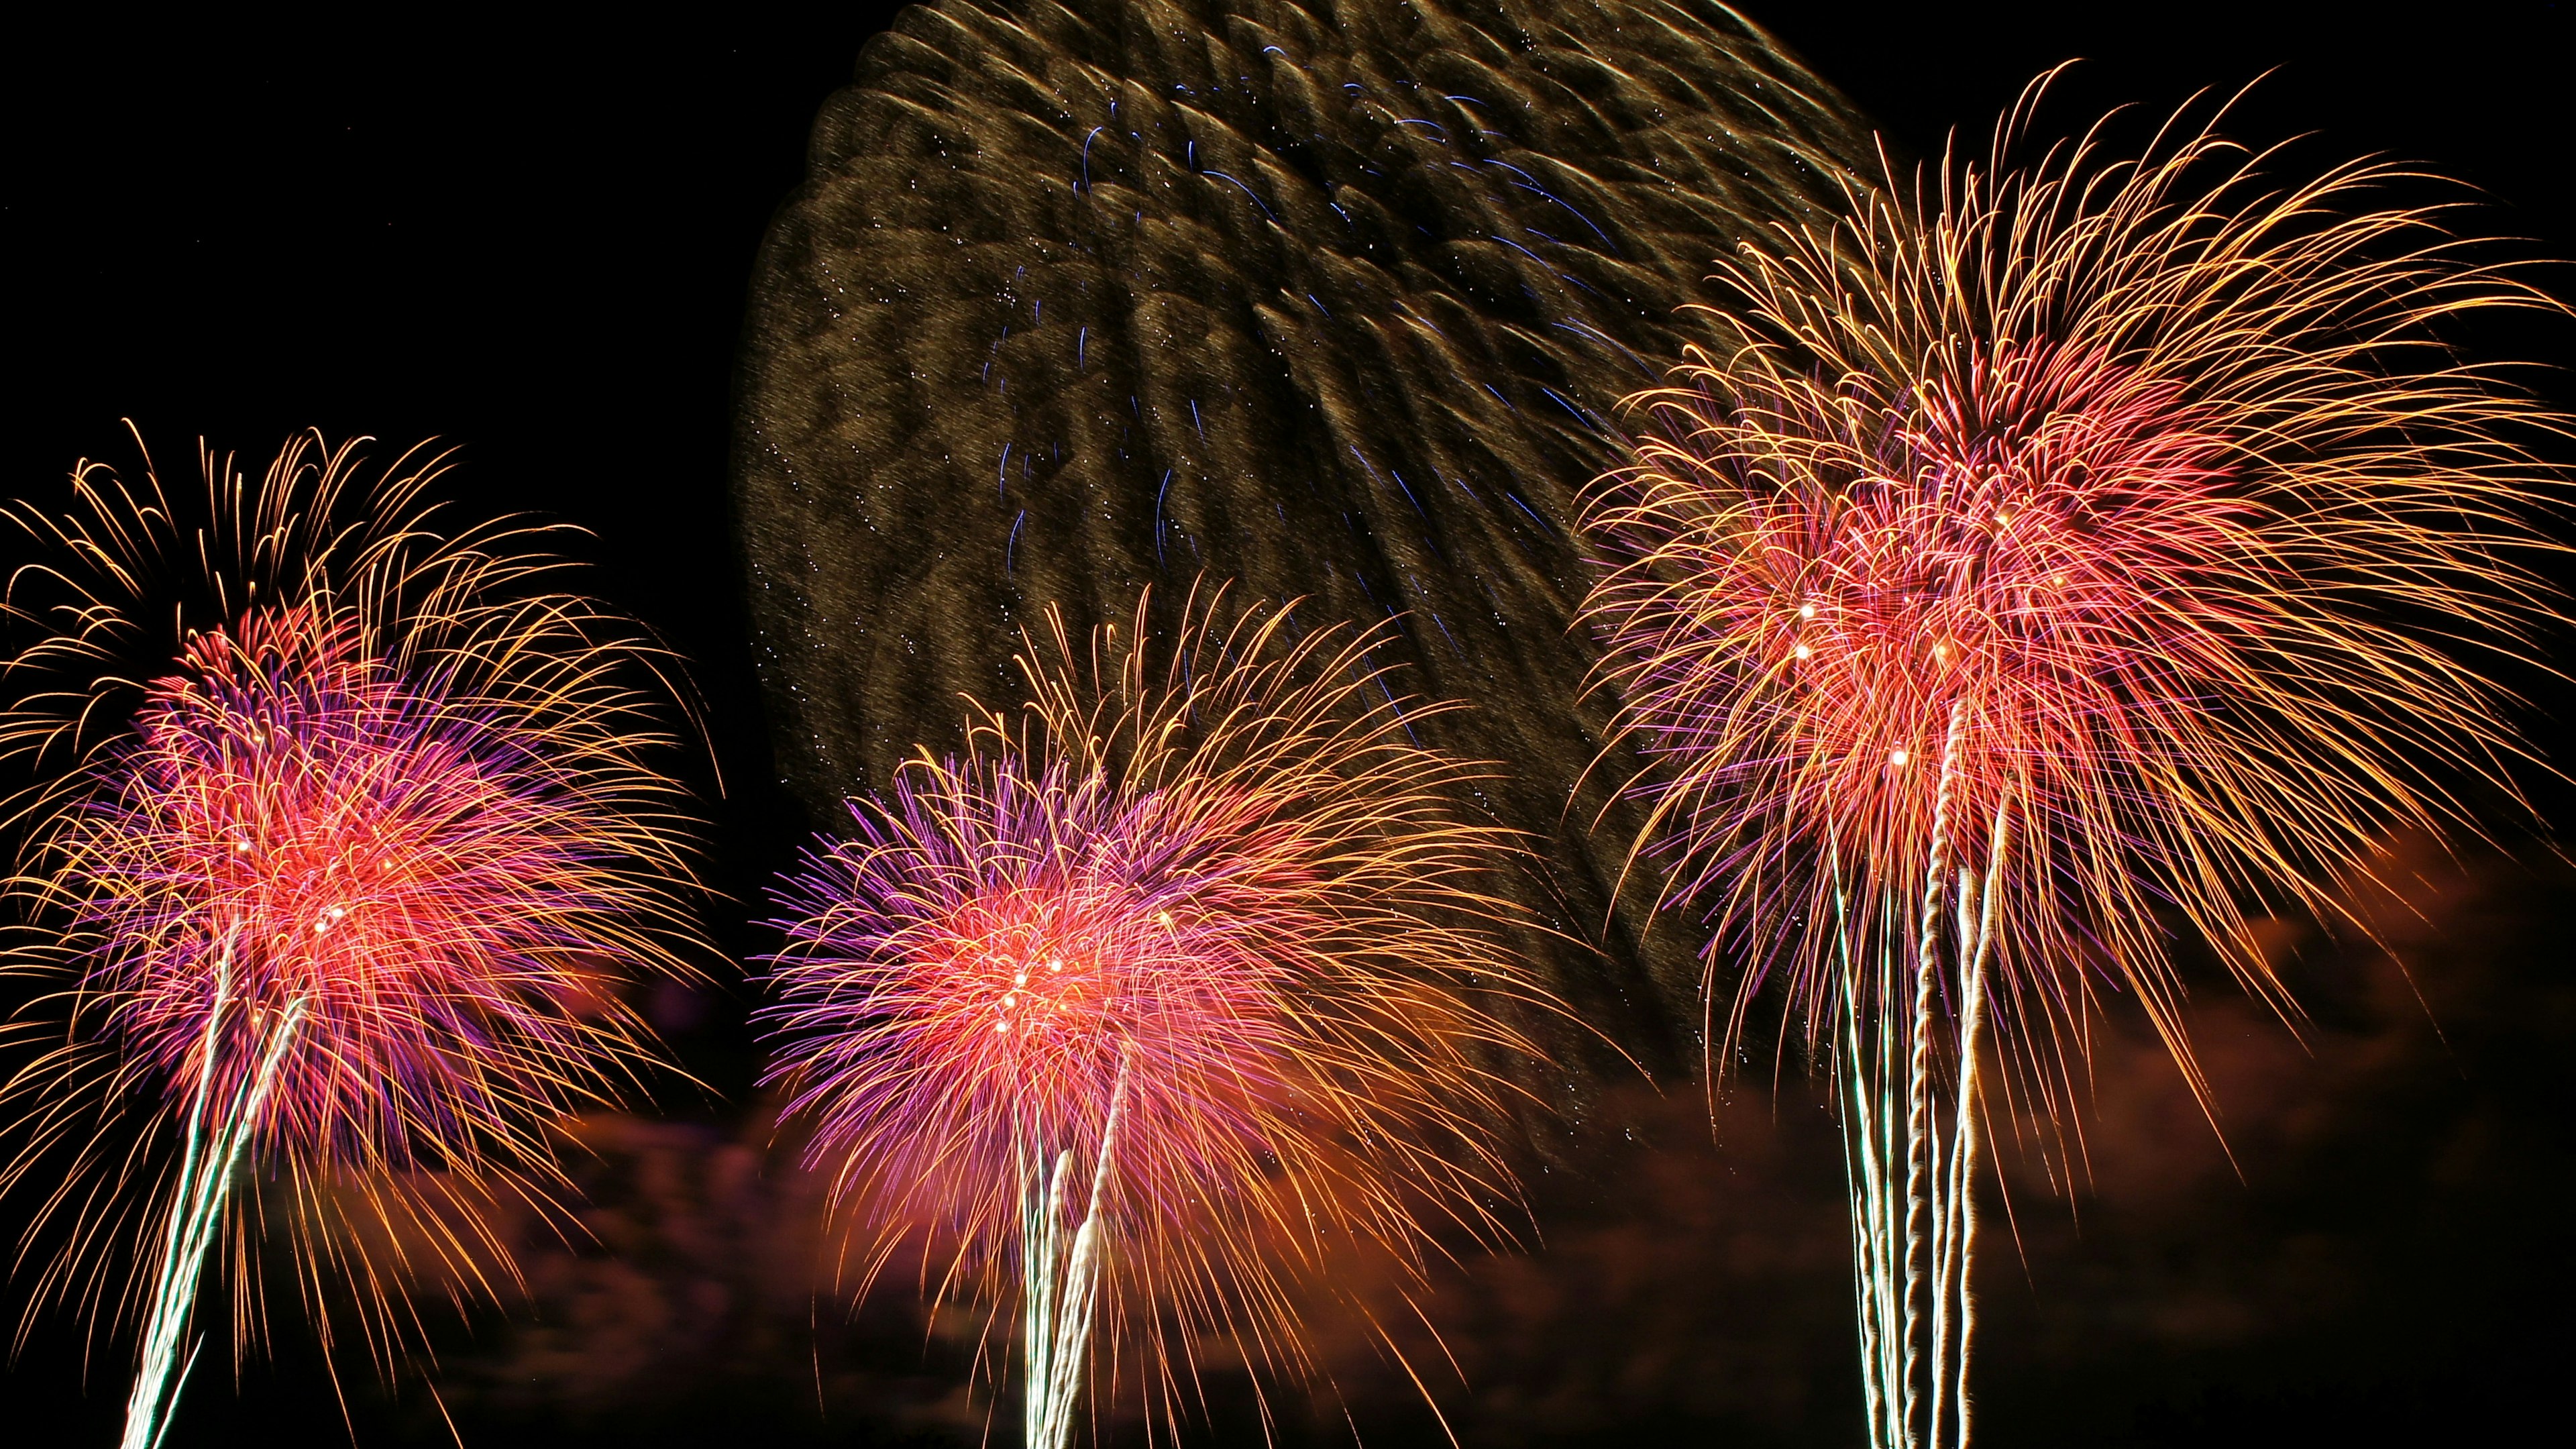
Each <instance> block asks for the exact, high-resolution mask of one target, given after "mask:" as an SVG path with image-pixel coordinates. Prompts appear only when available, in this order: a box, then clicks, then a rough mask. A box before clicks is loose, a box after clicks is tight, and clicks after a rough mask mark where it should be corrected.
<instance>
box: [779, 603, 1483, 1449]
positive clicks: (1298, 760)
mask: <svg viewBox="0 0 2576 1449" xmlns="http://www.w3.org/2000/svg"><path fill="white" fill-rule="evenodd" d="M1221 602H1222V601H1221V598H1220V600H1219V601H1218V602H1217V603H1216V604H1210V605H1207V606H1205V607H1202V604H1201V601H1199V600H1196V599H1195V598H1194V599H1193V600H1191V601H1190V603H1189V604H1188V605H1186V606H1185V607H1184V610H1183V620H1184V623H1183V627H1182V629H1181V631H1180V634H1179V637H1178V639H1177V641H1176V642H1175V643H1174V644H1173V645H1172V646H1171V647H1169V648H1161V647H1156V646H1154V645H1151V644H1149V643H1148V642H1147V640H1148V637H1149V634H1148V628H1149V623H1148V613H1147V609H1146V606H1145V605H1142V604H1140V605H1139V607H1138V610H1137V615H1136V621H1135V625H1134V627H1133V629H1132V631H1131V632H1128V633H1126V634H1124V635H1123V636H1122V635H1121V633H1120V631H1119V629H1118V627H1117V626H1114V625H1113V626H1109V627H1107V628H1104V629H1103V630H1101V631H1100V632H1099V633H1098V634H1097V635H1095V636H1094V638H1093V639H1092V641H1091V645H1090V648H1089V650H1088V653H1087V657H1086V656H1085V655H1083V654H1078V653H1077V651H1076V649H1075V646H1074V645H1073V643H1072V641H1071V640H1070V639H1069V638H1068V637H1067V635H1066V632H1065V629H1064V626H1063V623H1062V620H1061V618H1060V617H1059V616H1056V615H1052V614H1051V615H1050V616H1049V633H1048V635H1047V638H1046V643H1045V645H1044V646H1041V645H1040V644H1039V642H1038V641H1037V640H1035V639H1031V640H1028V641H1027V647H1026V650H1025V652H1024V653H1023V655H1022V657H1021V664H1022V667H1023V669H1024V670H1025V672H1026V673H1027V676H1028V678H1029V681H1030V684H1031V687H1032V692H1033V695H1034V698H1033V699H1032V701H1031V703H1030V705H1029V710H1028V714H1027V716H1026V718H1025V720H1024V721H1021V722H1019V723H1018V724H1016V725H1015V724H1014V722H1013V721H1011V720H1010V719H1008V718H1006V717H1004V716H1002V715H999V714H993V713H981V712H979V713H978V714H977V715H976V716H975V717H974V719H973V721H972V726H971V729H970V734H969V743H968V748H967V751H966V753H965V754H964V755H963V756H962V757H958V758H953V759H948V760H936V759H933V758H931V757H930V756H928V755H927V754H926V753H925V754H924V755H923V756H922V757H920V758H919V759H917V760H915V761H914V762H913V763H912V764H911V765H910V766H908V767H907V769H906V770H905V771H904V772H903V773H902V774H901V775H900V776H899V777H898V778H897V779H896V781H895V782H894V787H893V791H892V796H891V800H890V802H889V803H885V804H875V803H854V805H853V807H852V808H853V814H854V815H855V817H856V823H857V833H856V835H855V837H854V838H852V839H849V840H847V841H841V842H835V843H832V844H829V845H827V846H824V847H822V848H821V849H819V850H817V851H816V852H815V853H813V854H812V855H811V856H810V857H809V858H808V859H807V861H806V863H805V865H804V866H803V868H802V870H801V871H800V872H799V873H798V874H797V875H796V876H795V877H794V878H793V880H792V881H791V882H790V884H789V886H788V889H787V893H786V904H787V905H788V907H789V908H790V910H791V911H792V916H791V918H790V919H789V920H787V921H786V922H784V923H782V924H783V928H784V929H785V931H786V932H787V934H788V937H789V948H788V950H787V952H786V953H785V954H784V955H783V956H781V957H780V958H779V960H778V962H777V964H776V969H775V971H774V974H773V976H772V985H773V987H774V989H775V991H776V993H777V996H778V1000H779V1005H778V1006H776V1007H775V1008H773V1010H772V1017H773V1020H774V1022H775V1024H776V1028H777V1030H778V1032H779V1033H780V1034H781V1036H782V1037H783V1038H784V1042H783V1045H782V1048H781V1054H780V1057H779V1060H778V1064H777V1065H776V1067H775V1068H774V1069H773V1075H774V1077H775V1078H776V1079H777V1080H779V1081H781V1082H783V1083H785V1084H786V1086H787V1088H788V1091H789V1099H790V1105H791V1109H792V1110H793V1111H795V1112H797V1113H801V1114H804V1115H805V1116H807V1117H809V1118H810V1119H811V1121H812V1123H813V1126H814V1142H815V1146H814V1149H813V1150H814V1153H815V1154H816V1156H817V1158H818V1159H819V1160H825V1161H828V1162H830V1163H831V1165H832V1167H833V1168H834V1170H835V1171H836V1172H837V1173H838V1174H839V1180H840V1185H841V1187H842V1189H843V1190H844V1191H845V1192H851V1193H854V1194H855V1195H856V1196H857V1198H858V1200H859V1201H860V1202H862V1203H863V1204H864V1205H865V1207H866V1209H867V1210H868V1212H869V1215H870V1218H871V1221H872V1222H873V1223H874V1225H875V1227H876V1230H877V1237H876V1252H875V1256H874V1257H873V1258H872V1259H871V1271H873V1266H874V1265H875V1264H878V1263H882V1261H883V1259H884V1255H885V1254H886V1253H887V1252H890V1251H891V1250H892V1247H893V1245H894V1244H895V1243H896V1242H897V1241H899V1240H900V1239H902V1238H903V1237H905V1236H906V1235H908V1234H910V1233H912V1232H914V1231H915V1230H916V1229H917V1228H918V1227H919V1226H920V1225H922V1224H935V1225H937V1226H938V1228H939V1229H941V1230H944V1231H945V1232H946V1233H947V1234H949V1235H951V1236H952V1237H953V1241H954V1243H955V1245H956V1246H955V1257H954V1259H953V1260H952V1263H951V1266H950V1268H949V1269H948V1272H947V1275H946V1277H945V1278H944V1279H943V1281H942V1285H941V1289H940V1291H941V1292H942V1293H943V1294H946V1293H950V1292H956V1291H963V1290H965V1289H966V1288H967V1287H968V1285H969V1284H970V1283H971V1282H972V1280H974V1279H975V1278H976V1277H977V1276H978V1270H979V1269H980V1268H983V1267H989V1266H1003V1267H1005V1268H1006V1269H1007V1267H1008V1266H1010V1265H1011V1264H1012V1260H1013V1259H1014V1258H1016V1259H1017V1262H1016V1267H1017V1269H1018V1276H1019V1277H1020V1278H1021V1279H1022V1281H1023V1301H1022V1309H1023V1316H1024V1318H1025V1321H1026V1324H1025V1333H1026V1339H1025V1343H1024V1346H1023V1352H1024V1355H1025V1358H1026V1391H1025V1392H1026V1399H1027V1405H1028V1407H1027V1439H1028V1442H1029V1443H1030V1444H1031V1445H1032V1446H1060V1445H1062V1444H1063V1443H1064V1442H1066V1436H1067V1435H1069V1434H1070V1433H1071V1432H1072V1418H1071V1410H1072V1408H1073V1405H1074V1402H1075V1399H1076V1397H1077V1395H1078V1393H1079V1390H1080V1387H1081V1383H1082V1375H1083V1373H1084V1363H1083V1354H1084V1352H1085V1344H1086V1342H1087V1341H1088V1340H1089V1338H1090V1337H1091V1335H1092V1331H1093V1323H1094V1321H1095V1320H1097V1323H1098V1325H1099V1335H1100V1337H1101V1339H1102V1340H1103V1341H1104V1342H1105V1343H1109V1344H1115V1343H1117V1342H1119V1341H1121V1340H1123V1339H1127V1338H1130V1337H1133V1338H1136V1339H1139V1340H1141V1341H1142V1342H1144V1343H1145V1344H1146V1346H1147V1347H1148V1349H1149V1350H1150V1352H1149V1353H1148V1355H1147V1357H1148V1362H1149V1363H1150V1364H1151V1365H1152V1367H1151V1368H1150V1369H1149V1371H1148V1383H1147V1385H1146V1387H1147V1388H1148V1390H1149V1392H1156V1393H1161V1394H1163V1395H1164V1400H1163V1401H1164V1402H1165V1403H1166V1405H1167V1406H1169V1405H1170V1404H1171V1403H1172V1398H1171V1393H1170V1391H1172V1390H1176V1389H1177V1388H1178V1387H1179V1386H1180V1383H1181V1381H1182V1380H1183V1379H1185V1378H1186V1377H1187V1376H1188V1374H1189V1372H1190V1371H1189V1369H1188V1367H1187V1364H1188V1362H1189V1360H1188V1358H1187V1354H1188V1353H1189V1352H1190V1350H1189V1349H1188V1348H1187V1346H1186V1345H1187V1344H1188V1342H1189V1340H1190V1337H1191V1336H1192V1335H1196V1334H1202V1333H1207V1332H1212V1331H1213V1332H1220V1333H1225V1332H1231V1333H1235V1334H1237V1335H1239V1336H1240V1337H1241V1339H1242V1340H1243V1341H1244V1344H1245V1347H1246V1350H1247V1355H1248V1356H1249V1357H1252V1358H1254V1359H1256V1360H1258V1361H1260V1362H1262V1363H1264V1364H1266V1365H1267V1366H1269V1367H1271V1368H1273V1369H1285V1370H1289V1371H1298V1370H1302V1369H1305V1368H1306V1367H1308V1365H1307V1362H1306V1358H1305V1353H1304V1350H1303V1348H1302V1346H1301V1341H1300V1337H1299V1333H1298V1327H1297V1319H1298V1312H1299V1310H1298V1306H1297V1305H1298V1302H1299V1295H1300V1293H1301V1292H1304V1291H1307V1290H1309V1289H1311V1288H1312V1287H1314V1286H1316V1285H1315V1284H1314V1282H1313V1279H1314V1278H1315V1277H1316V1276H1317V1270H1318V1269H1320V1268H1321V1267H1322V1266H1323V1264H1324V1263H1325V1261H1326V1259H1327V1258H1328V1257H1329V1256H1331V1255H1332V1254H1333V1253H1335V1252H1336V1251H1337V1250H1339V1249H1340V1248H1342V1247H1343V1246H1345V1245H1348V1244H1352V1243H1359V1244H1367V1245H1374V1246H1375V1247H1377V1248H1378V1249H1381V1250H1390V1251H1392V1252H1394V1253H1395V1254H1396V1255H1398V1256H1399V1257H1401V1258H1402V1259H1404V1260H1405V1261H1407V1262H1409V1263H1413V1264H1416V1265H1417V1267H1418V1264H1419V1262H1420V1255H1421V1254H1422V1252H1423V1251H1424V1249H1425V1248H1426V1247H1427V1246H1428V1245H1429V1244H1430V1242H1431V1240H1432V1234H1431V1230H1430V1228H1429V1227H1427V1226H1426V1223H1427V1222H1429V1221H1430V1220H1431V1218H1433V1217H1436V1218H1437V1219H1438V1220H1439V1221H1441V1222H1445V1223H1449V1224H1453V1225H1459V1226H1464V1227H1466V1228H1468V1229H1470V1230H1477V1231H1481V1230H1489V1229H1492V1228H1494V1227H1495V1226H1496V1223H1495V1221H1494V1219H1493V1216H1492V1213H1493V1206H1492V1205H1493V1204H1496V1203H1498V1202H1500V1201H1502V1200H1504V1199H1505V1198H1507V1197H1508V1195H1509V1187H1508V1181H1509V1179H1508V1174H1507V1173H1506V1171H1505V1169H1504V1167H1503V1165H1502V1163H1501V1162H1500V1161H1499V1159H1498V1158H1497V1157H1496V1156H1495V1154H1494V1152H1493V1150H1492V1148H1491V1147H1490V1146H1489V1145H1488V1143H1489V1138H1488V1136H1487V1132H1488V1130H1489V1126H1490V1119H1492V1118H1493V1117H1494V1115H1495V1111H1496V1108H1497V1105H1498V1102H1499V1099H1500V1097H1501V1095H1502V1093H1503V1091H1504V1088H1503V1087H1502V1085H1501V1083H1500V1080H1499V1079H1498V1078H1497V1077H1495V1076H1493V1075H1492V1074H1491V1072H1492V1068H1493V1066H1494V1065H1495V1064H1497V1063H1499V1062H1502V1061H1504V1060H1506V1059H1508V1058H1510V1057H1513V1056H1517V1055H1519V1054H1522V1053H1524V1052H1526V1051H1527V1050H1528V1048H1527V1047H1526V1046H1525V1044H1524V1043H1523V1041H1522V1039H1521V1038H1520V1037H1519V1036H1518V1034H1517V1033H1515V1032H1514V1031H1513V1030H1512V1029H1511V1028H1510V1027H1508V1026H1507V1025H1505V1024H1504V1022H1503V1021H1502V1020H1501V1019H1500V1018H1499V1017H1498V1016H1496V1015H1494V1014H1492V1013H1491V1010H1490V1009H1491V1008H1493V1007H1495V1006H1498V1005H1500V1004H1501V1003H1502V998H1504V997H1506V996H1511V997H1519V998H1521V999H1524V1000H1526V999H1528V998H1527V995H1526V988H1525V987H1524V986H1522V985H1521V980H1522V971H1521V968H1520V966H1519V964H1518V963H1517V962H1516V961H1515V959H1514V958H1513V957H1512V956H1511V955H1510V954H1509V953H1508V952H1507V951H1505V950H1504V949H1503V948H1502V947H1501V946H1499V945H1498V944H1496V942H1495V941H1494V940H1493V938H1492V933H1490V932H1489V931H1487V930H1485V929H1483V927H1484V925H1485V924H1486V922H1487V921H1488V920H1489V919H1490V918H1493V917H1496V916H1498V915H1501V914H1503V913H1504V912H1505V908H1504V907H1503V906H1502V905H1501V904H1500V903H1499V901H1497V900H1496V899H1495V898H1493V897H1491V896H1488V895H1486V894H1484V893H1483V892H1482V890H1481V889H1480V888H1479V882H1480V881H1481V880H1483V879H1485V878H1486V877H1487V876H1488V875H1489V873H1490V871H1491V868H1492V865H1493V863H1494V861H1495V860H1496V859H1497V858H1498V857H1501V856H1506V855H1508V854H1509V853H1510V852H1511V851H1513V850H1514V849H1515V847H1514V845H1513V843H1512V839H1511V837H1510V836H1509V834H1508V833H1507V832H1505V831H1502V830H1500V829H1498V828H1495V827H1491V826H1482V825H1469V824H1460V823H1457V821H1456V820H1455V819H1454V818H1453V816H1452V814H1451V811H1450V806H1449V802H1448V798H1447V797H1448V796H1449V795H1450V794H1451V793H1452V792H1453V791H1454V790H1456V789H1457V788H1459V787H1462V786H1464V785H1466V784H1467V783H1468V782H1470V781H1471V780H1472V779H1473V778H1474V772H1473V771H1471V770H1470V769H1468V768H1467V767H1464V766H1462V765H1460V764H1458V763H1456V762H1454V761H1451V760H1449V759H1447V758H1445V757H1443V756H1441V755H1438V754H1436V753H1434V752H1432V751H1429V750H1426V749H1424V748H1422V747H1420V746H1418V745H1416V744H1414V743H1412V742H1411V741H1410V739H1409V737H1408V736H1407V734H1406V731H1405V721H1406V719H1407V718H1408V717H1409V716H1408V715H1407V714H1406V713H1405V712H1404V711H1403V710H1402V709H1401V708H1400V707H1399V705H1398V703H1397V702H1396V700H1395V699H1394V698H1393V697H1392V696H1390V695H1389V694H1387V693H1386V692H1385V690H1384V687H1383V684H1382V681H1381V674H1380V671H1378V670H1377V669H1376V668H1374V667H1373V666H1371V665H1370V664H1369V663H1368V662H1367V657H1366V656H1367V651H1368V649H1369V648H1370V647H1371V646H1372V645H1373V644H1376V643H1378V642H1379V636H1378V635H1376V634H1359V635H1352V634H1348V633H1345V632H1343V631H1341V630H1338V629H1329V630H1322V631H1317V632H1315V633H1310V634H1308V635H1306V636H1305V637H1304V638H1303V639H1300V640H1297V641H1296V642H1295V643H1293V644H1291V643H1289V642H1288V640H1289V634H1288V628H1289V625H1288V616H1287V615H1286V614H1285V613H1271V614H1268V615H1267V616H1266V617H1256V616H1253V615H1245V616H1243V617H1241V618H1239V619H1238V620H1237V621H1236V622H1235V623H1234V624H1233V625H1232V626H1231V627H1230V628H1227V629H1224V630H1218V629H1216V628H1215V627H1214V626H1213V625H1212V624H1211V622H1210V621H1211V618H1212V616H1213V614H1214V613H1215V611H1216V608H1217V607H1219V606H1221ZM1158 661H1159V662H1158ZM1077 1209H1079V1210H1080V1211H1079V1216H1078V1217H1077V1216H1075V1213H1076V1210H1077ZM1426 1215H1430V1216H1428V1217H1427V1216H1426Z"/></svg>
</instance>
